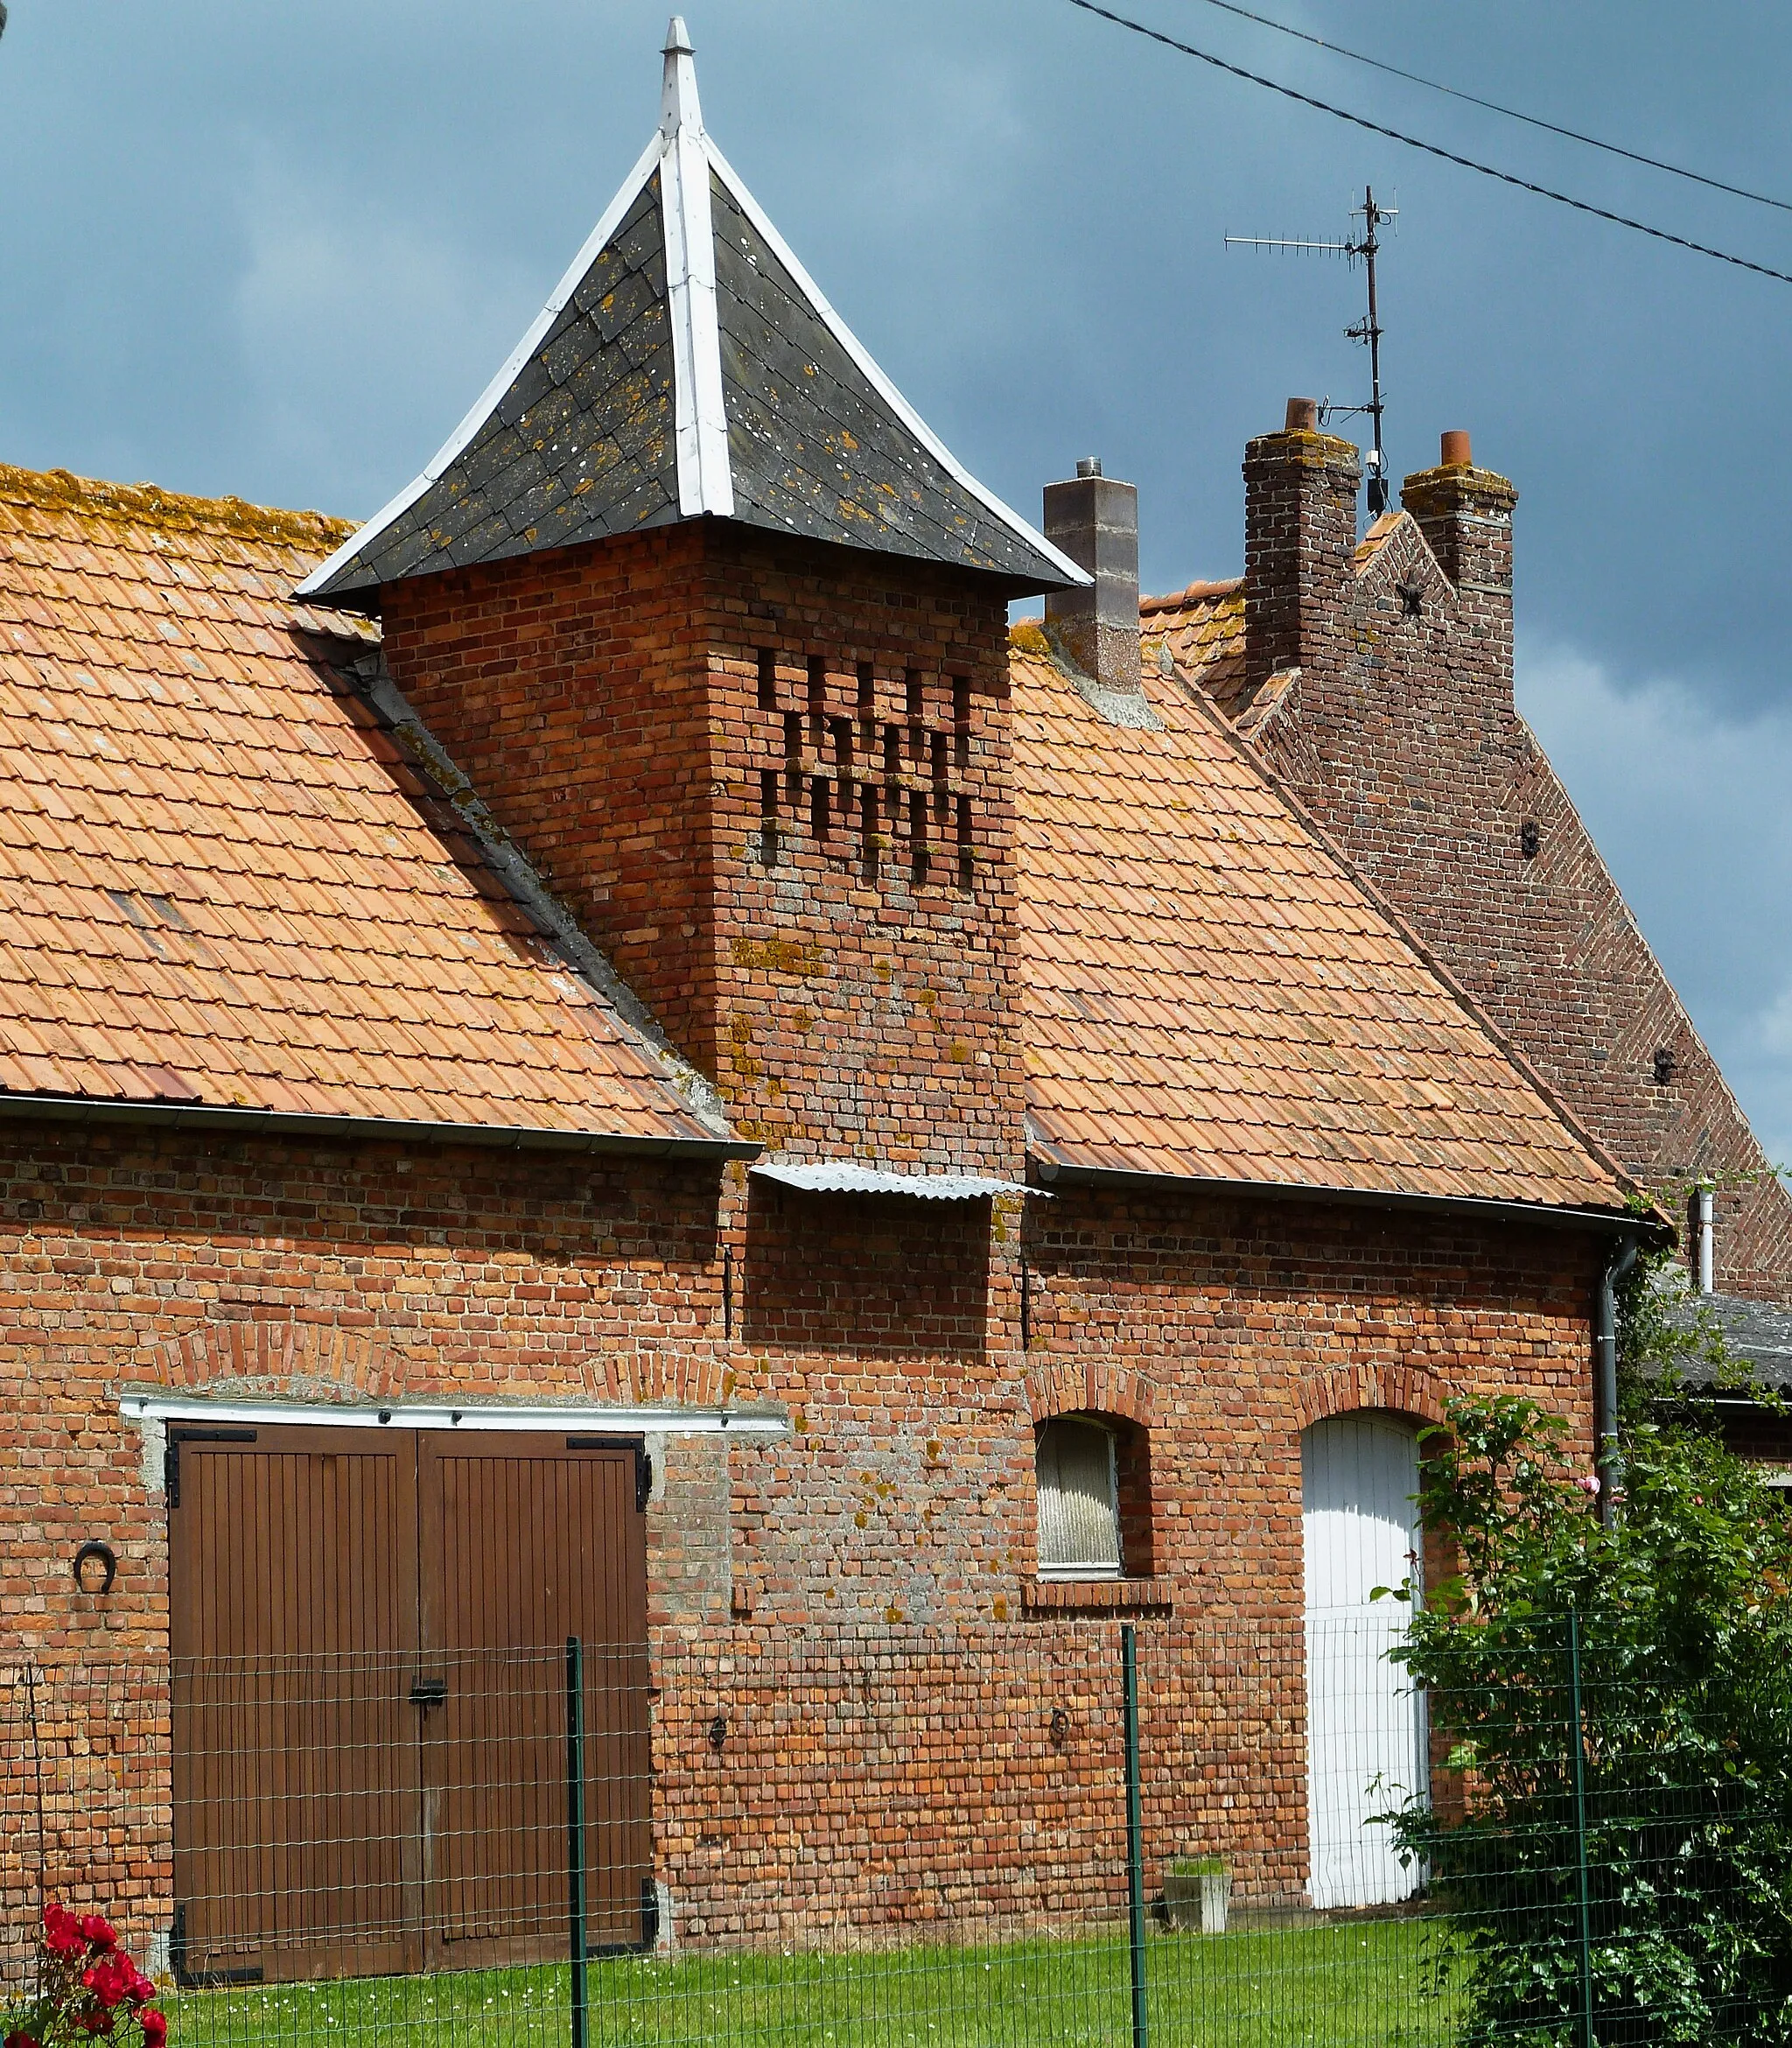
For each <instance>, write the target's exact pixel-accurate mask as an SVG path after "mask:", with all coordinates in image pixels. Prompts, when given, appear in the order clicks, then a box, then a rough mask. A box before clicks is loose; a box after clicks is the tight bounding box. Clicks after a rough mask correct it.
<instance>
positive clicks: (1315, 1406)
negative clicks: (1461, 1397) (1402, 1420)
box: [1295, 1365, 1444, 1429]
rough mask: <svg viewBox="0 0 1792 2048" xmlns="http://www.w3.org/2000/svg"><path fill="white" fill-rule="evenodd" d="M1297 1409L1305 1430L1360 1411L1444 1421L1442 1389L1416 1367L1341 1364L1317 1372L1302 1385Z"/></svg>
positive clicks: (1300, 1424) (1296, 1404)
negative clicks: (1331, 1368)
mask: <svg viewBox="0 0 1792 2048" xmlns="http://www.w3.org/2000/svg"><path fill="white" fill-rule="evenodd" d="M1295 1407H1296V1412H1297V1416H1298V1419H1299V1427H1301V1428H1302V1429H1306V1427H1309V1426H1310V1425H1311V1424H1313V1423H1314V1422H1323V1421H1325V1420H1327V1417H1329V1416H1332V1415H1348V1414H1350V1413H1352V1412H1353V1411H1354V1410H1356V1409H1359V1408H1385V1409H1388V1410H1390V1411H1391V1412H1392V1413H1395V1414H1398V1415H1411V1417H1413V1418H1414V1419H1415V1420H1418V1421H1420V1422H1441V1421H1442V1420H1444V1397H1443V1390H1442V1389H1441V1388H1440V1387H1439V1385H1438V1383H1437V1381H1436V1380H1435V1379H1434V1378H1432V1375H1431V1374H1430V1373H1429V1372H1425V1371H1421V1370H1420V1369H1419V1368H1418V1366H1416V1365H1340V1366H1336V1367H1334V1369H1333V1370H1332V1371H1329V1372H1316V1373H1314V1374H1313V1378H1310V1379H1306V1380H1303V1381H1302V1382H1301V1383H1300V1385H1299V1390H1298V1392H1297V1393H1296V1396H1295Z"/></svg>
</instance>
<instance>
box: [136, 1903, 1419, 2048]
mask: <svg viewBox="0 0 1792 2048" xmlns="http://www.w3.org/2000/svg"><path fill="white" fill-rule="evenodd" d="M1425 1939H1426V1936H1425V1930H1424V1929H1423V1928H1422V1927H1421V1926H1420V1925H1418V1923H1416V1922H1413V1921H1402V1920H1375V1921H1365V1922H1362V1923H1359V1924H1357V1925H1335V1926H1330V1927H1323V1926H1312V1927H1302V1928H1299V1929H1296V1930H1291V1931H1287V1932H1273V1933H1236V1934H1228V1935H1224V1936H1221V1937H1216V1938H1215V1937H1206V1936H1202V1935H1199V1934H1181V1935H1173V1936H1159V1935H1155V1934H1154V1935H1153V1936H1152V1938H1151V1939H1150V1940H1149V1941H1148V1942H1147V1944H1146V1951H1145V1962H1146V1974H1147V1981H1148V1984H1149V2002H1148V2008H1147V2009H1148V2016H1149V2019H1150V2025H1151V2037H1152V2048H1306V2044H1313V2048H1434V2044H1435V2048H1446V2044H1447V2043H1448V2041H1449V2039H1450V2036H1451V2022H1452V2014H1451V2012H1450V2010H1449V2009H1448V2002H1447V2001H1440V2000H1439V1999H1438V1998H1437V1997H1436V1996H1434V1995H1432V1993H1431V1992H1430V1991H1429V1990H1428V1989H1427V1983H1426V1978H1425V1971H1424V1967H1423V1948H1424V1944H1425ZM567 1977H568V1973H567V1970H566V1968H565V1967H564V1966H563V1965H562V1966H559V1967H534V1968H528V1969H508V1970H468V1971H455V1972H451V1973H445V1974H441V1975H437V1976H418V1977H379V1978H362V1979H359V1980H350V1981H339V1982H336V1983H330V1984H302V1985H301V1984H289V1985H269V1986H268V1987H266V1988H262V1987H259V1986H257V1987H255V1988H253V1989H235V1988H233V1989H230V1990H224V1991H188V1992H185V1993H182V1994H180V1995H179V1996H177V1997H174V1998H172V1999H170V2000H169V2001H168V2006H169V2016H170V2018H171V2020H172V2032H171V2048H257V2044H262V2043H270V2044H271V2043H277V2044H280V2048H301V2044H303V2048H334V2044H347V2043H350V2042H351V2041H352V2042H353V2043H354V2044H355V2048H361V2044H364V2043H366V2044H370V2043H371V2042H372V2041H374V2039H376V2038H377V2039H378V2040H379V2041H381V2043H387V2042H391V2043H394V2044H395V2048H402V2043H400V2042H399V2041H398V2037H401V2036H411V2037H415V2040H416V2044H417V2048H423V2044H424V2043H425V2041H426V2040H430V2039H433V2040H437V2041H441V2042H447V2041H449V2040H452V2041H453V2042H454V2043H455V2044H456V2048H459V2044H461V2043H463V2042H468V2043H476V2044H479V2048H567V2044H569V2043H570V2012H569V2000H568V1989H567ZM1129 1985H1130V1978H1129V1974H1128V1958H1127V1949H1126V1944H1125V1941H1124V1938H1122V1937H1119V1936H1115V1935H1103V1936H1102V1937H1101V1938H1099V1939H1089V1938H1088V1937H1083V1938H1078V1939H1061V1940H1054V1939H1032V1940H1026V1941H1019V1942H1011V1943H1005V1944H1002V1945H999V1946H984V1947H948V1946H923V1947H910V1948H899V1949H858V1950H851V1951H844V1952H843V1951H832V1952H822V1951H815V1950H796V1951H794V1952H793V1953H788V1954H781V1953H763V1952H758V1951H755V1952H753V1953H723V1954H716V1953H711V1954H705V1955H702V1956H691V1957H678V1958H675V1959H669V1960H661V1959H656V1958H644V1957H635V1956H626V1957H612V1958H607V1959H606V1960H600V1961H595V1962H593V1963H591V1966H590V1996H591V2019H590V2030H589V2042H590V2048H696V2044H699V2043H701V2044H717V2048H723V2044H735V2043H739V2044H742V2048H848V2044H851V2048H859V2044H877V2048H885V2044H888V2048H1076V2044H1082V2043H1097V2042H1100V2043H1112V2044H1116V2048H1119V2044H1127V2043H1130V2039H1131V1994H1130V1988H1129Z"/></svg>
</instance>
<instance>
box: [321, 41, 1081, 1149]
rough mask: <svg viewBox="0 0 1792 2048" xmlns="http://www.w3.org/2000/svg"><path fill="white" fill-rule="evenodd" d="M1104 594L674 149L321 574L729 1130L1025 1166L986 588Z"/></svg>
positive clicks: (749, 206)
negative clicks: (703, 1087) (420, 462)
mask: <svg viewBox="0 0 1792 2048" xmlns="http://www.w3.org/2000/svg"><path fill="white" fill-rule="evenodd" d="M1087 580H1088V579H1087V578H1086V577H1085V576H1084V574H1083V572H1082V571H1081V570H1079V569H1078V568H1077V567H1076V565H1075V564H1074V563H1072V562H1070V561H1069V560H1068V558H1066V557H1064V556H1063V555H1061V554H1060V553H1059V552H1058V551H1057V550H1056V549H1054V548H1053V547H1052V546H1051V545H1050V544H1048V543H1047V542H1046V541H1045V540H1044V539H1043V538H1042V537H1040V535H1039V534H1037V533H1036V532H1034V531H1033V529H1032V528H1031V527H1029V526H1027V525H1026V523H1024V522H1023V521H1021V520H1020V519H1019V518H1018V517H1016V516H1015V515H1014V514H1013V513H1012V512H1010V511H1009V510H1008V509H1007V508H1006V507H1005V506H1004V505H1002V504H1001V503H1000V502H999V501H998V500H997V499H995V498H994V497H993V496H991V494H990V493H988V492H987V491H985V490H984V488H983V487H981V486H980V485H979V484H977V482H976V481H975V480H973V479H972V478H971V477H970V476H969V475H968V474H967V473H965V472H964V470H963V468H962V467H961V466H959V465H958V464H957V463H956V461H955V460H954V459H953V458H952V457H951V455H950V454H949V452H947V451H946V449H945V448H944V447H943V446H942V445H941V444H940V443H939V442H938V440H937V439H936V438H935V437H934V436H933V435H932V434H931V433H930V432H929V431H928V428H927V427H926V426H925V425H924V424H922V423H921V420H920V419H919V418H917V417H916V416H915V415H914V412H913V410H911V409H910V408H909V407H908V406H907V403H905V402H904V401H903V399H902V398H901V396H900V394H899V393H898V392H897V391H896V390H895V389H894V388H893V386H892V385H891V384H890V382H889V381H888V380H887V378H886V377H885V376H884V375H883V374H882V372H881V371H879V368H878V367H877V365H876V364H875V363H874V362H873V361H872V359H871V358H870V356H869V355H867V354H866V353H865V350H864V349H863V348H862V347H860V346H859V344H858V342H857V341H856V340H854V338H853V337H852V335H851V333H849V332H848V331H847V329H846V328H845V326H844V324H843V323H842V322H841V320H840V319H839V318H838V316H837V314H835V313H834V312H833V311H832V309H831V308H830V305H828V302H827V300H826V299H825V298H823V296H822V294H821V293H820V291H818V290H817V289H816V286H815V285H814V284H812V283H811V281H810V280H809V277H808V276H807V275H806V273H805V272H804V271H803V270H802V265H801V264H800V263H798V262H797V261H796V259H795V256H793V255H792V254H791V252H790V251H789V249H788V248H787V247H786V246H785V244H784V242H782V240H781V237H780V236H779V235H778V233H777V231H776V229H775V228H774V227H773V226H772V224H771V222H770V221H768V220H767V218H766V217H765V215H764V214H762V213H761V212H760V208H759V207H758V206H757V205H756V204H755V203H754V201H753V199H752V197H751V195H750V194H749V193H747V191H746V187H745V186H743V185H742V183H741V182H740V179H739V177H738V176H737V175H736V173H735V172H733V170H732V168H731V167H730V165H728V163H727V162H726V160H725V158H723V156H722V155H721V153H720V151H718V149H717V148H716V146H715V144H714V143H713V142H712V141H711V139H710V137H709V136H708V135H707V134H706V133H705V131H704V125H703V120H702V116H701V112H700V110H699V107H698V102H697V86H696V78H695V71H694V66H693V60H692V56H691V52H690V44H689V41H688V39H686V37H685V35H684V32H683V25H682V24H681V23H679V22H677V21H676V20H675V22H674V23H673V25H672V31H671V32H670V34H669V38H668V42H667V47H666V53H665V88H664V96H663V102H662V120H661V125H660V128H659V130H658V132H657V133H656V134H655V137H654V138H653V140H652V142H651V143H650V144H649V145H648V149H647V150H646V151H644V152H643V154H642V156H641V159H640V161H639V162H638V163H637V164H636V165H635V168H634V172H632V173H631V175H630V177H629V179H627V182H626V183H625V184H624V186H623V187H622V190H621V191H620V193H619V194H618V195H617V197H616V199H615V200H614V201H613V203H612V205H611V207H610V208H609V210H608V211H607V212H606V214H605V215H604V217H603V219H602V221H600V222H599V223H598V228H597V229H596V230H595V231H594V233H593V234H592V235H591V238H590V239H589V241H588V242H586V244H585V247H584V249H582V250H581V251H580V252H579V255H578V256H577V259H576V260H575V262H574V263H573V264H572V266H571V268H570V270H569V271H568V272H567V275H566V277H565V278H564V279H563V282H562V284H561V286H560V288H559V290H558V291H556V294H555V296H554V297H553V298H551V299H550V300H549V304H548V305H547V307H546V308H545V309H544V310H543V312H542V314H541V316H540V318H539V319H537V321H536V322H535V326H533V327H532V328H531V329H530V331H529V333H528V335H526V336H525V337H524V340H523V341H522V343H521V345H520V347H518V349H517V350H516V352H515V354H514V355H513V356H512V358H511V360H510V361H509V362H508V363H507V364H506V365H505V367H504V368H503V369H502V370H501V371H500V373H499V375H498V376H497V377H496V378H495V379H494V380H493V383H492V385H491V386H490V388H489V389H487V391H486V395H485V396H484V397H483V398H482V399H481V400H480V401H479V403H478V404H477V405H476V406H475V407H474V409H473V411H472V413H471V414H470V415H469V417H468V419H467V421H466V422H465V424H463V425H462V427H461V429H460V430H459V431H458V433H457V434H456V436H455V437H454V438H453V439H452V440H451V441H450V442H449V443H448V445H446V446H445V447H444V449H443V451H442V452H441V453H440V454H439V455H438V456H437V458H436V459H435V461H434V462H432V463H431V464H430V466H429V468H428V469H427V470H425V472H424V473H423V475H422V476H421V477H420V478H419V479H418V480H416V483H415V484H413V485H412V486H410V487H409V489H408V490H406V491H405V492H403V493H402V494H400V496H399V497H398V498H397V499H395V501H393V503H392V505H390V506H389V507H388V508H387V509H386V511H385V512H383V513H381V515H380V516H379V517H378V518H376V519H375V520H374V521H373V522H372V523H370V524H369V525H368V526H367V527H366V528H364V529H363V530H361V531H360V533H358V534H357V535H356V536H355V537H353V540H352V541H351V542H350V543H349V544H347V545H346V547H345V548H344V549H343V550H341V551H340V552H339V554H338V555H337V556H335V557H333V558H332V559H331V560H330V561H329V562H327V563H326V564H325V565H324V566H323V567H322V568H321V569H320V570H319V571H318V574H317V575H316V576H315V577H314V578H313V579H311V583H310V585H308V586H307V589H308V590H309V591H310V592H311V593H312V594H313V595H315V596H318V597H321V598H324V599H325V600H329V601H333V602H335V603H338V604H343V605H348V606H354V607H361V608H366V609H369V610H374V609H376V610H378V611H379V613H380V614H381V616H382V618H383V621H384V643H385V652H386V659H387V662H388V665H389V670H390V673H391V677H392V678H393V680H394V681H395V683H396V684H397V685H398V687H399V689H400V690H401V691H402V692H403V693H404V695H405V697H406V698H407V699H408V700H409V705H410V706H411V708H412V709H413V710H414V711H415V712H416V715H417V716H418V718H419V719H421V720H422V722H423V724H424V725H425V726H428V727H429V728H430V731H431V732H432V733H434V735H435V737H436V738H437V740H439V741H440V742H441V743H442V745H443V746H444V747H445V748H446V749H447V751H448V752H449V754H451V755H452V757H453V759H454V760H455V761H456V762H457V763H458V766H459V767H460V768H461V769H462V770H464V772H465V775H467V777H468V778H469V780H470V781H471V782H472V785H473V786H474V787H475V788H476V789H478V790H479V794H480V796H482V797H483V799H484V800H485V802H486V803H487V804H488V806H489V808H490V810H491V811H492V812H493V815H494V816H495V817H496V818H497V820H498V822H499V823H500V824H501V825H502V827H503V828H504V829H505V830H506V831H507V832H509V833H510V834H511V835H512V836H513V837H514V838H515V839H516V840H517V841H518V842H519V843H520V844H521V845H522V846H523V847H524V848H525V849H526V850H527V852H528V854H529V856H530V857H531V859H533V860H534V861H535V864H536V866H538V867H539V868H540V869H541V870H542V872H543V873H544V874H545V876H546V878H547V880H548V881H549V885H550V886H551V887H552V888H553V889H554V891H555V892H556V894H558V895H559V896H560V897H561V899H562V900H563V901H564V903H565V904H566V905H567V906H568V907H569V908H570V909H571V910H572V911H573V913H574V914H575V915H577V918H578V920H579V922H581V923H582V924H583V925H584V929H586V930H587V931H588V932H589V933H590V934H591V937H592V938H593V939H595V940H596V941H597V942H598V944H599V945H600V946H601V947H602V948H603V949H604V950H605V951H606V953H607V954H608V955H609V957H610V958H611V960H612V961H613V964H614V965H615V966H616V968H617V969H618V971H620V974H621V976H622V977H623V978H624V979H625V980H626V981H627V983H628V984H629V985H631V986H632V987H633V988H634V991H635V992H637V993H638V995H639V996H640V997H641V999H642V1000H643V1002H644V1003H645V1004H646V1005H647V1006H648V1009H649V1011H650V1012H651V1013H652V1014H653V1016H654V1018H655V1021H656V1022H657V1023H658V1024H659V1026H660V1027H661V1028H662V1030H663V1031H664V1033H665V1034H666V1035H667V1036H668V1037H669V1039H670V1040H671V1042H673V1043H674V1045H676V1048H677V1049H679V1050H680V1051H681V1052H682V1053H683V1055H684V1056H686V1058H688V1059H689V1060H690V1062H691V1063H693V1064H694V1065H695V1066H696V1067H697V1068H698V1069H699V1070H701V1071H702V1073H704V1075H706V1076H707V1077H710V1078H711V1080H712V1081H713V1082H714V1084H715V1085H716V1087H717V1089H718V1092H719V1094H720V1097H721V1098H722V1102H723V1105H724V1106H725V1109H726V1110H727V1112H728V1114H729V1116H730V1118H731V1119H732V1122H733V1123H734V1125H735V1126H736V1128H737V1129H738V1130H739V1132H740V1133H741V1134H742V1135H744V1136H746V1137H752V1138H757V1139H760V1140H763V1141H765V1143H766V1144H767V1146H768V1147H770V1148H771V1149H772V1150H774V1152H777V1153H783V1154H798V1155H803V1154H809V1155H817V1156H830V1157H846V1158H858V1159H865V1160H877V1161H881V1162H884V1163H887V1164H891V1165H897V1166H902V1165H909V1166H935V1167H940V1166H954V1167H960V1168H968V1169H972V1170H977V1171H984V1172H998V1173H1006V1174H1017V1173H1018V1172H1019V1170H1020V1168H1021V1164H1022V1156H1023V1145H1024V1136H1023V1128H1022V1098H1021V1079H1020V1066H1019V1048H1018V1043H1017V1039H1016V1032H1015V1009H1014V1001H1013V992H1012V933H1013V927H1014V918H1015V894H1014V858H1013V802H1012V775H1011V768H1010V740H1009V705H1008V684H1007V656H1006V623H1007V605H1008V600H1010V599H1011V598H1012V597H1015V596H1018V595H1021V594H1024V593H1033V592H1040V591H1043V590H1048V589H1055V588H1058V587H1061V586H1069V585H1076V584H1081V583H1083V582H1086V581H1087Z"/></svg>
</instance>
